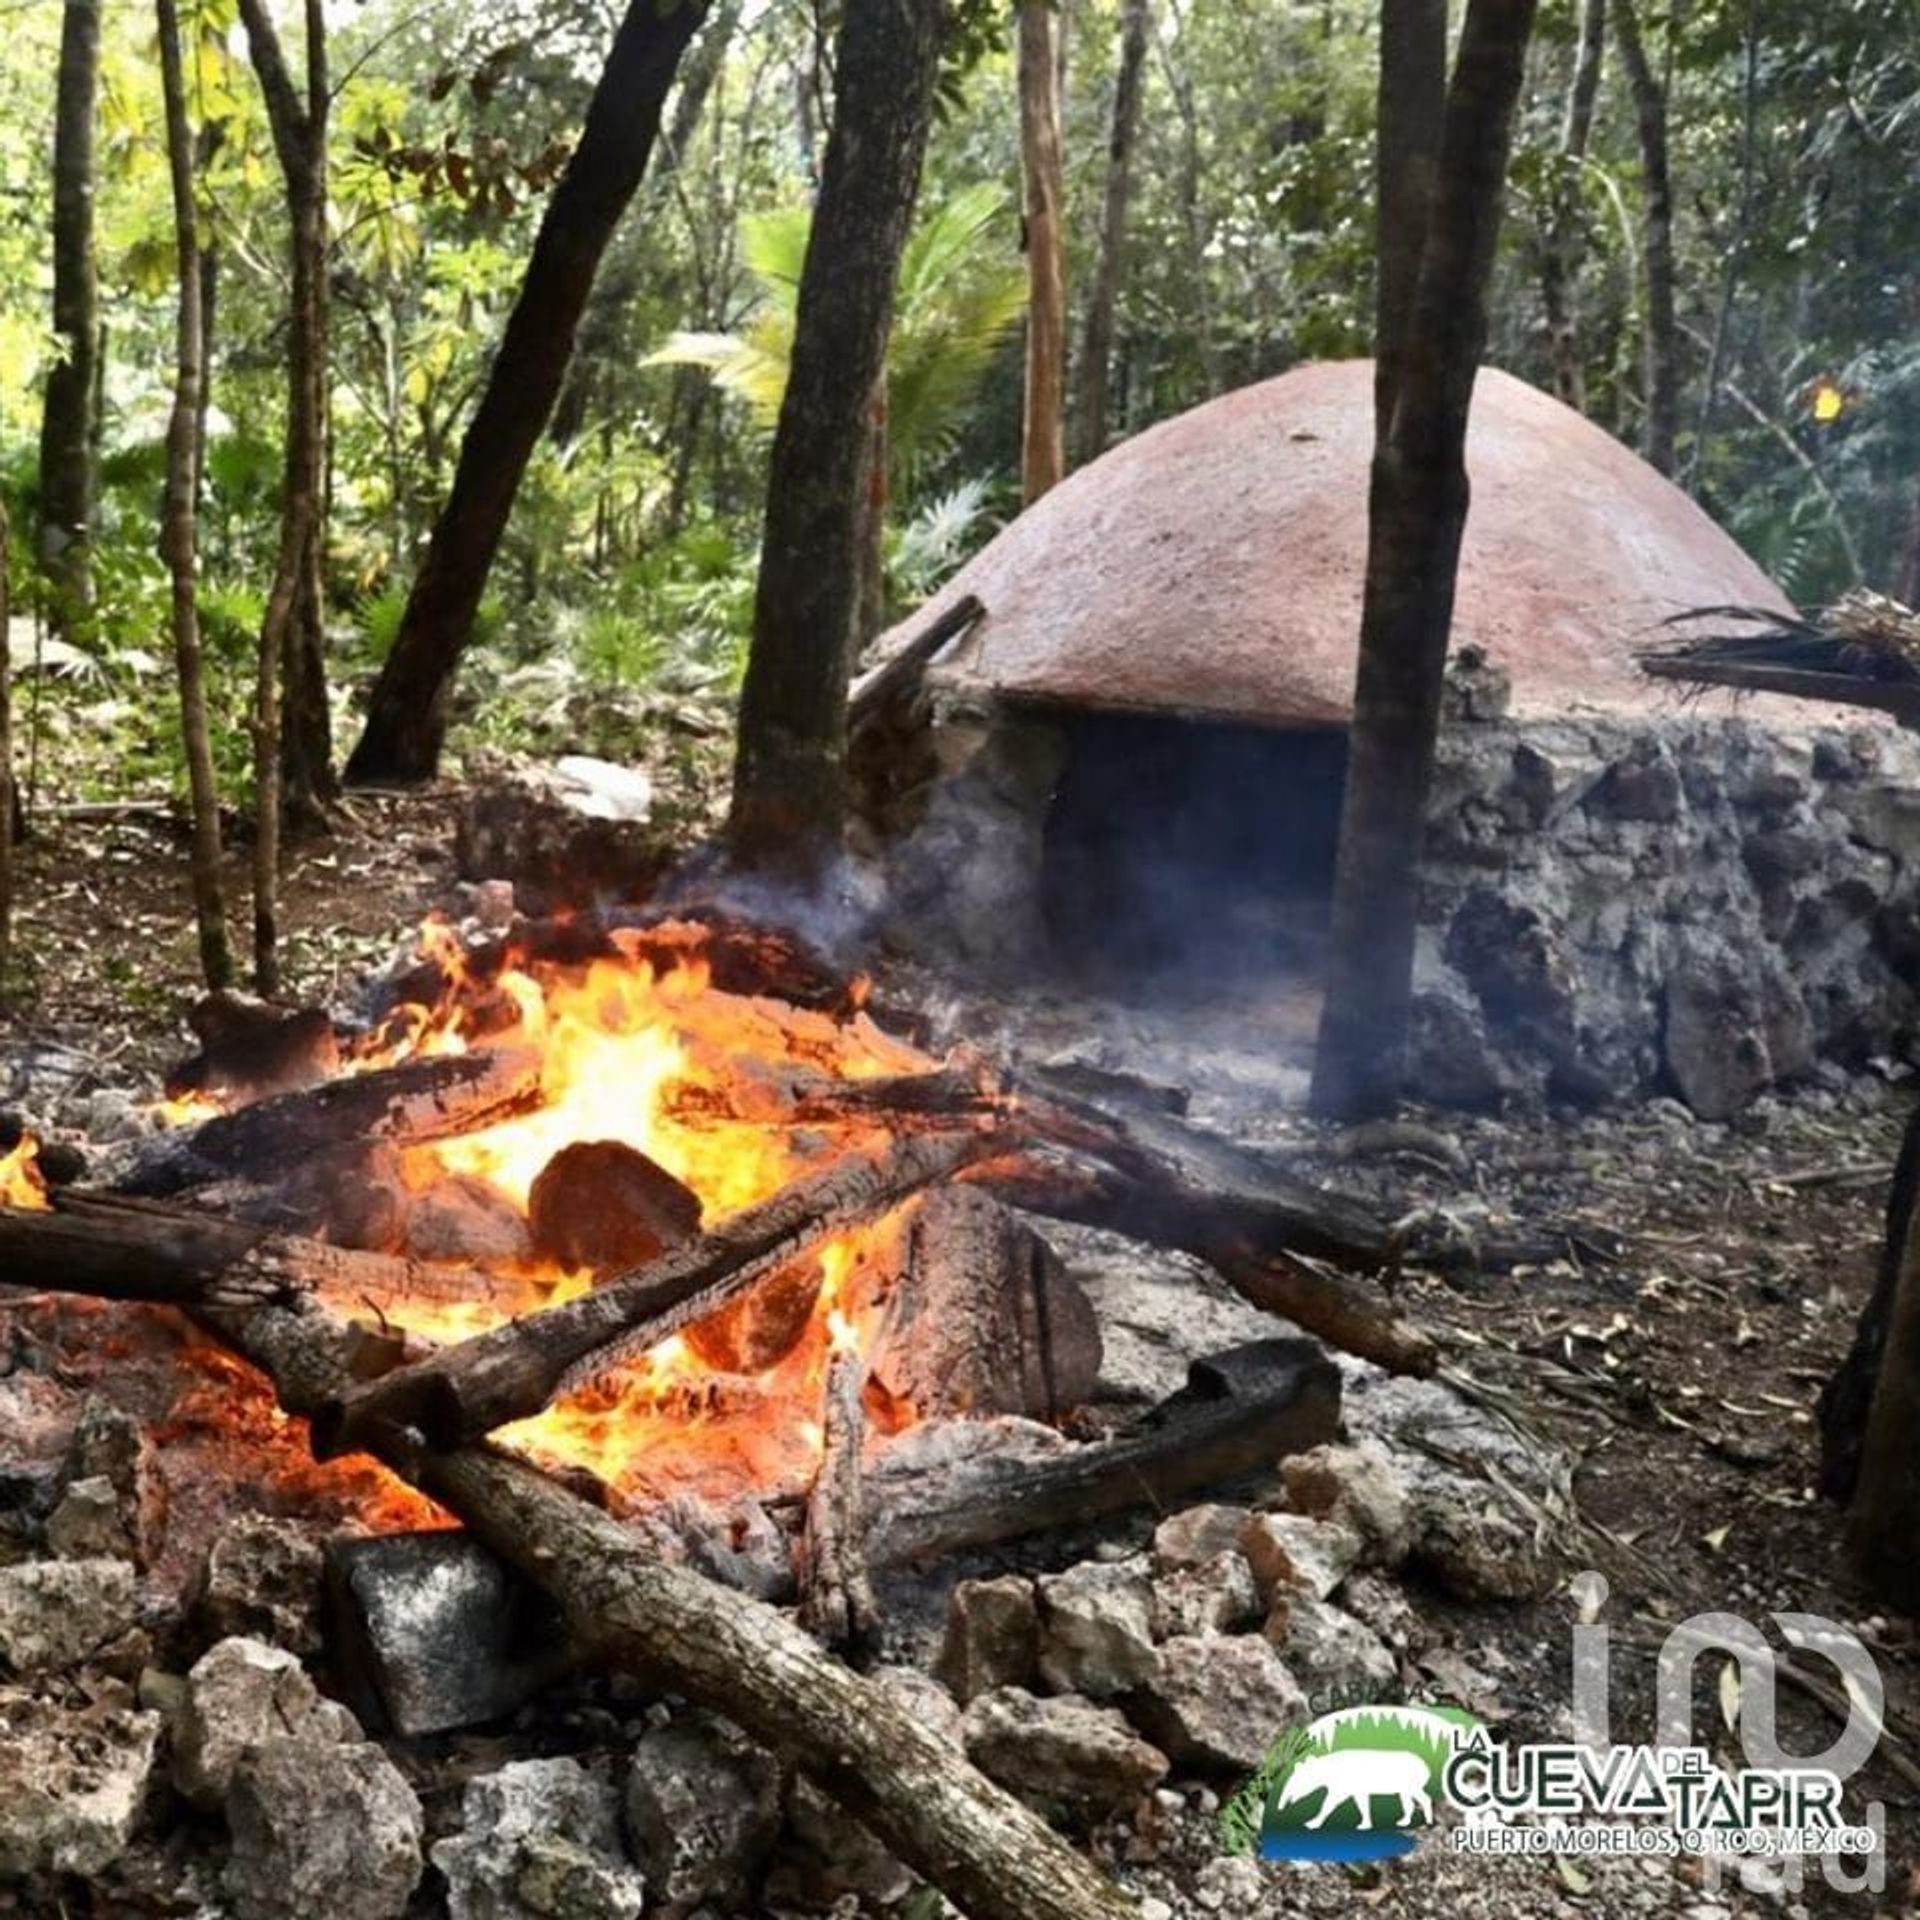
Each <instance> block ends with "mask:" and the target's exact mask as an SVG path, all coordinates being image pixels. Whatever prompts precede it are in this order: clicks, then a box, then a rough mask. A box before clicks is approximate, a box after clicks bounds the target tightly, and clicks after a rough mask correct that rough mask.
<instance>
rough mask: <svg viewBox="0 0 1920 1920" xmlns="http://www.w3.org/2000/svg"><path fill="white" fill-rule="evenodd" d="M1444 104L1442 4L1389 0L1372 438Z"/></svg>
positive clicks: (1405, 325) (1442, 0)
mask: <svg viewBox="0 0 1920 1920" xmlns="http://www.w3.org/2000/svg"><path fill="white" fill-rule="evenodd" d="M1446 107H1447V0H1387V3H1386V5H1384V6H1383V7H1382V9H1381V14H1380V90H1379V119H1378V126H1377V131H1376V139H1377V141H1378V146H1379V158H1378V182H1379V184H1378V200H1377V204H1376V207H1375V227H1374V255H1375V261H1376V265H1375V269H1374V271H1375V276H1376V284H1375V293H1374V301H1375V305H1374V327H1373V342H1374V344H1373V403H1374V423H1373V424H1374V434H1375V437H1376V438H1378V439H1385V438H1386V434H1387V429H1388V427H1389V426H1390V424H1391V423H1392V419H1393V403H1394V398H1395V395H1396V394H1397V393H1398V392H1399V389H1400V375H1401V369H1402V367H1403V366H1404V364H1405V362H1406V356H1407V346H1408V335H1409V334H1410V333H1411V331H1412V328H1413V308H1414V300H1415V298H1416V296H1417V295H1418V292H1419V287H1420V261H1421V256H1422V254H1423V252H1424V250H1425V246H1426V234H1427V222H1428V216H1429V214H1430V212H1431V209H1432V206H1433V194H1434V182H1435V176H1436V174H1437V172H1438V170H1439V166H1440V136H1441V126H1442V122H1443V121H1444V120H1445V117H1446Z"/></svg>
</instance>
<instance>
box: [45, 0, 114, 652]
mask: <svg viewBox="0 0 1920 1920" xmlns="http://www.w3.org/2000/svg"><path fill="white" fill-rule="evenodd" d="M99 83H100V0H66V5H65V7H64V8H63V10H62V14H61V22H60V75H59V82H58V86H57V89H56V93H55V102H54V128H53V332H54V338H55V340H56V341H57V342H58V344H59V347H60V357H59V359H58V360H56V361H55V363H54V366H53V369H52V371H51V372H50V373H49V374H48V375H47V391H46V403H45V411H44V412H43V414H42V415H41V420H40V562H41V567H42V570H43V571H44V573H45V574H46V577H47V582H48V585H49V587H50V588H51V590H52V591H51V599H50V607H51V615H52V620H53V626H54V630H55V632H57V633H62V634H66V633H70V632H73V631H76V630H78V629H80V628H83V627H84V626H85V625H86V623H87V617H88V615H89V613H90V612H91V610H92V607H93V554H92V547H93V511H94V497H95V494H96V492H97V491H98V480H99V474H98V466H97V458H96V447H95V442H94V435H93V409H94V394H95V390H96V387H97V371H98V357H99V344H100V315H99V286H98V282H97V279H96V276H95V270H94V258H93V195H94V156H93V147H94V141H93V123H94V102H95V99H96V96H97V94H98V92H99Z"/></svg>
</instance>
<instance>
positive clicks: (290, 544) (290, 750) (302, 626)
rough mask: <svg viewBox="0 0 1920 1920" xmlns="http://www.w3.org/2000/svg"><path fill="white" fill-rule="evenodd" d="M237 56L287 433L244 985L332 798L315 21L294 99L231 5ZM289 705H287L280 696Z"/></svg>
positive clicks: (266, 21)
mask: <svg viewBox="0 0 1920 1920" xmlns="http://www.w3.org/2000/svg"><path fill="white" fill-rule="evenodd" d="M240 15H241V19H242V20H243V21H244V22H245V25H246V30H247V47H248V51H249V53H250V54H251V55H252V59H253V68H254V72H255V74H256V75H257V76H258V77H259V81H260V91H261V94H262V95H263V96H264V98H265V100H266V104H267V121H268V124H269V126H270V127H271V128H272V131H273V144H274V151H275V153H276V154H277V155H278V157H279V161H280V171H281V175H282V177H283V179H284V181H285V184H286V195H287V225H288V260H289V266H290V280H291V286H292V292H291V295H290V298H289V303H288V311H287V432H286V459H285V467H284V474H283V480H282V491H281V505H280V551H279V555H278V558H277V560H276V561H275V565H274V575H273V586H272V589H271V591H270V592H269V594H268V596H267V610H266V614H265V617H264V618H263V619H262V621H261V623H260V647H259V656H258V663H257V670H256V676H255V682H254V703H253V793H254V815H255V820H254V843H253V978H254V985H255V987H256V988H257V989H258V991H259V992H261V993H263V994H271V993H274V992H277V991H278V989H279V984H280V961H279V918H280V916H279V894H280V836H281V826H282V821H283V818H284V817H285V815H286V814H287V812H288V811H289V810H290V809H293V810H297V811H298V812H299V813H301V814H302V815H303V816H305V817H309V818H310V817H312V816H313V815H314V814H316V813H321V812H322V811H323V808H324V802H325V800H326V799H327V798H328V797H330V790H331V788H332V768H331V760H332V727H331V724H330V722H329V719H328V713H327V687H326V656H325V646H324V638H323V633H324V620H325V607H324V586H323V584H322V580H321V567H320V554H321V543H322V539H323V535H324V521H325V513H324V508H323V494H324V489H325V481H326V413H327V384H328V383H327V360H326V277H327V229H326V220H327V114H328V108H329V90H328V83H327V41H326V20H325V17H324V15H323V14H322V12H321V9H320V6H319V0H308V4H307V62H306V86H305V93H304V97H303V95H302V92H301V90H300V88H298V87H296V85H295V84H294V80H293V76H292V73H291V72H290V70H289V69H288V66H287V60H286V56H285V54H284V52H283V51H282V49H281V46H280V37H279V34H278V32H277V31H276V29H275V27H274V23H273V17H272V15H271V14H270V13H269V12H268V11H267V7H266V3H265V0H241V4H240ZM289 695H291V697H289Z"/></svg>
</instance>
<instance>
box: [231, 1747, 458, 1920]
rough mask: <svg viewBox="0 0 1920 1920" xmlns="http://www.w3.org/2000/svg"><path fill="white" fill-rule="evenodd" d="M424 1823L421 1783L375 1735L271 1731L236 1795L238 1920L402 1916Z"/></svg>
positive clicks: (238, 1771) (248, 1762)
mask: <svg viewBox="0 0 1920 1920" xmlns="http://www.w3.org/2000/svg"><path fill="white" fill-rule="evenodd" d="M422 1824H423V1823H422V1820H421V1814H420V1802H419V1801H418V1800H417V1799H416V1798H415V1797H414V1792H413V1789H412V1788H411V1787H410V1786H408V1785H407V1783H406V1781H405V1780H404V1779H403V1778H402V1777H401V1774H400V1771H399V1769H398V1768H397V1767H395V1766H394V1764H393V1762H392V1761H391V1760H389V1759H388V1758H387V1756H386V1755H385V1754H384V1753H382V1752H381V1751H380V1749H379V1748H378V1747H376V1746H374V1745H373V1744H372V1743H371V1742H370V1741H364V1740H362V1741H355V1742H352V1743H349V1744H346V1745H338V1744H335V1743H334V1742H331V1741H328V1740H320V1739H312V1738H303V1737H300V1736H297V1735H296V1736H292V1737H284V1736H283V1737H281V1738H279V1739H274V1740H266V1741H262V1742H261V1744H260V1745H259V1746H257V1747H254V1748H252V1749H250V1750H249V1751H248V1752H247V1753H246V1755H245V1756H244V1757H243V1758H242V1759H241V1761H240V1763H239V1765H238V1766H237V1767H236V1768H235V1769H234V1774H233V1785H232V1788H231V1790H230V1791H229V1793H228V1795H227V1827H228V1831H229V1832H230V1834H231V1835H232V1839H233V1851H232V1854H231V1855H230V1857H229V1859H228V1861H227V1869H226V1873H225V1875H224V1876H223V1879H222V1885H223V1887H224V1889H225V1892H226V1895H227V1898H228V1900H229V1902H230V1903H231V1905H232V1908H233V1912H234V1915H235V1920H399V1916H400V1915H401V1914H402V1913H404V1912H405V1911H406V1906H407V1901H408V1899H409V1898H410V1897H411V1895H412V1893H413V1889H414V1887H415V1885H416V1884H417V1882H418V1881H419V1878H420V1870H421V1855H420V1836H421V1830H422Z"/></svg>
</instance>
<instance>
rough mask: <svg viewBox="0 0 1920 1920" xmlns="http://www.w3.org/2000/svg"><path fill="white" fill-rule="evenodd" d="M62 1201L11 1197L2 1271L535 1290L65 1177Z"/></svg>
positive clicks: (348, 1299)
mask: <svg viewBox="0 0 1920 1920" xmlns="http://www.w3.org/2000/svg"><path fill="white" fill-rule="evenodd" d="M53 1204H54V1211H53V1212H51V1213H41V1212H21V1211H15V1210H13V1209H9V1208H0V1272H4V1273H6V1274H7V1275H8V1277H9V1278H10V1279H11V1278H12V1277H14V1276H16V1275H17V1276H18V1277H19V1279H20V1280H21V1282H22V1283H23V1284H26V1285H30V1286H35V1287H42V1288H47V1289H50V1290H52V1291H54V1292H60V1293H85V1294H93V1295H97V1296H99V1297H100V1298H103V1299H109V1300H152V1301H162V1302H166V1303H169V1304H171V1305H174V1306H219V1307H231V1308H235V1309H238V1308H241V1307H262V1306H269V1305H274V1304H284V1303H285V1302H286V1301H288V1300H291V1299H293V1298H296V1297H297V1296H299V1295H301V1294H309V1293H319V1294H325V1295H327V1296H329V1297H330V1298H332V1299H334V1300H336V1301H338V1302H340V1303H341V1304H343V1305H344V1304H348V1303H352V1302H358V1301H363V1300H364V1301H372V1302H376V1303H377V1302H379V1301H382V1300H396V1299H397V1300H406V1299H411V1300H436V1301H490V1302H495V1303H498V1304H500V1305H502V1306H510V1305H512V1304H514V1303H516V1302H517V1301H519V1300H520V1299H522V1298H524V1295H525V1289H524V1288H523V1287H522V1286H521V1284H520V1283H519V1282H518V1281H514V1280H504V1279H500V1278H497V1277H496V1276H494V1275H493V1274H490V1273H486V1272H483V1271H481V1270H480V1269H479V1268H477V1267H453V1266H439V1265H436V1264H434V1263H432V1262H430V1261H425V1260H408V1259H401V1258H398V1257H396V1256H394V1255H391V1254H384V1253H361V1252H357V1251H355V1250H353V1249H351V1248H347V1247H330V1246H328V1245H326V1244H325V1243H324V1242H323V1241H319V1240H306V1239H301V1238H299V1237H297V1236H295V1235H292V1234H280V1233H275V1232H273V1231H272V1230H271V1229H269V1228H267V1227H261V1226H249V1225H247V1224H245V1223H243V1222H241V1221H238V1220H226V1219H221V1218H219V1217H218V1216H216V1215H212V1214H204V1213H192V1212H189V1211H187V1210H186V1209H185V1208H182V1207H168V1206H162V1205H159V1204H157V1203H155V1202H153V1201H146V1200H131V1199H127V1198H124V1197H121V1196H117V1195H108V1194H91V1193H79V1192H75V1191H74V1190H72V1189H71V1188H61V1189H57V1190H56V1191H55V1194H54V1201H53Z"/></svg>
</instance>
